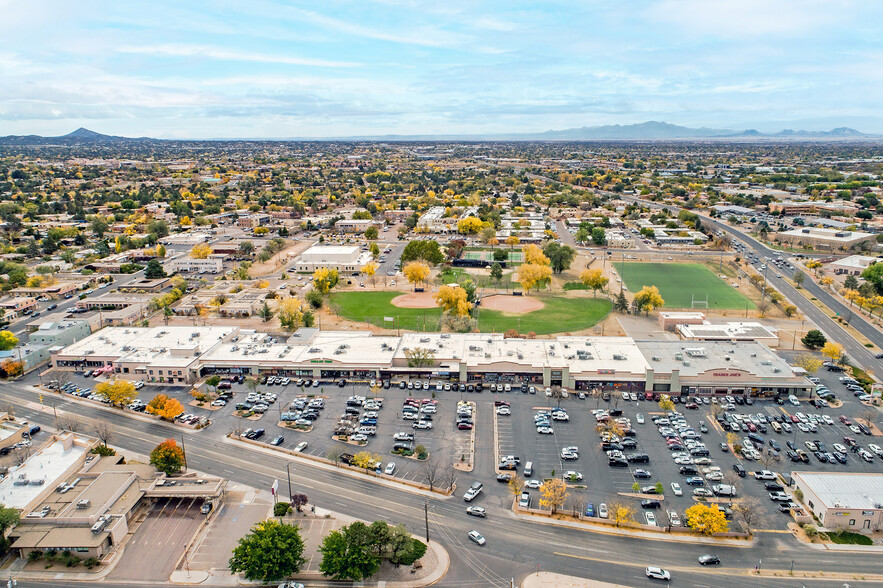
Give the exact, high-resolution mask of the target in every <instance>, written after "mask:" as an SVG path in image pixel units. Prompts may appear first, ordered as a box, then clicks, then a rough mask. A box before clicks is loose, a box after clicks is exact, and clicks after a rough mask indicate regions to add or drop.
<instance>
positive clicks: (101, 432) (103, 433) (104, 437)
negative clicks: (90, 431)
mask: <svg viewBox="0 0 883 588" xmlns="http://www.w3.org/2000/svg"><path fill="white" fill-rule="evenodd" d="M94 430H95V436H96V437H98V439H99V440H100V441H101V444H102V445H104V446H105V447H107V443H108V442H109V441H110V440H111V438H112V437H113V428H112V427H111V426H110V425H109V424H108V423H106V422H104V421H98V422H97V423H95V426H94Z"/></svg>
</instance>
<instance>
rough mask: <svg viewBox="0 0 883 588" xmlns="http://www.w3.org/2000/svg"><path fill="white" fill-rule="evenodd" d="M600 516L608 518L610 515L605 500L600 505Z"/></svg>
mask: <svg viewBox="0 0 883 588" xmlns="http://www.w3.org/2000/svg"><path fill="white" fill-rule="evenodd" d="M598 516H599V517H601V518H602V519H606V518H607V516H608V512H607V505H606V504H604V503H603V502H602V503H601V504H599V505H598Z"/></svg>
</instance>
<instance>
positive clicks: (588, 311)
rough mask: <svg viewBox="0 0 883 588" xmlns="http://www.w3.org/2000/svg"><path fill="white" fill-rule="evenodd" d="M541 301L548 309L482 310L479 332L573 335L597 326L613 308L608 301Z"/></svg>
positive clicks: (542, 297)
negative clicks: (520, 310)
mask: <svg viewBox="0 0 883 588" xmlns="http://www.w3.org/2000/svg"><path fill="white" fill-rule="evenodd" d="M538 298H539V299H540V300H541V301H542V302H543V304H545V307H544V308H542V309H540V310H535V311H533V312H528V313H525V314H512V313H508V312H503V311H500V310H486V309H484V308H479V311H478V329H479V330H480V331H481V332H483V333H487V332H496V333H504V332H506V331H508V330H509V329H515V330H516V331H518V332H519V333H522V334H524V333H530V332H534V333H536V334H537V335H549V334H551V333H564V332H568V333H570V332H574V331H581V330H583V329H588V328H589V327H592V326H594V325H596V324H598V323H599V322H600V321H601V320H602V319H604V317H606V316H607V315H608V314H609V313H610V310H611V309H612V308H613V303H611V302H610V301H609V300H607V299H606V298H558V297H552V296H538Z"/></svg>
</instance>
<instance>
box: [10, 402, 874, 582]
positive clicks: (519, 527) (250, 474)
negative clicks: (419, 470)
mask: <svg viewBox="0 0 883 588" xmlns="http://www.w3.org/2000/svg"><path fill="white" fill-rule="evenodd" d="M0 396H6V397H8V399H9V400H10V401H11V402H13V403H16V404H20V402H21V401H20V399H18V398H16V397H14V396H12V395H9V394H2V393H0ZM108 417H109V418H108V420H109V421H110V422H111V423H112V424H114V425H115V426H117V427H119V429H118V434H117V441H116V442H115V443H116V444H117V445H119V446H120V447H123V448H127V449H128V450H132V451H138V452H141V453H145V454H146V453H148V452H149V451H150V449H152V447H153V446H154V445H155V444H156V443H158V442H160V441H162V440H163V439H164V438H165V437H166V435H165V434H164V431H160V432H158V433H153V432H149V431H147V430H146V429H149V427H145V425H148V423H143V422H141V421H131V420H129V419H127V418H125V416H124V415H122V414H119V413H110V414H109V415H108ZM31 420H34V421H35V422H38V423H41V424H47V425H48V424H49V423H50V422H51V418H50V416H49V415H47V414H45V413H42V412H35V413H34V414H33V416H32V417H31ZM123 425H129V426H131V427H133V428H134V430H132V429H129V428H127V427H124V426H123ZM188 462H189V463H190V464H191V465H192V466H193V467H195V468H197V469H200V470H202V471H206V472H209V473H214V474H216V475H225V477H228V478H229V479H231V480H234V481H237V482H241V483H246V484H249V485H252V486H256V487H261V488H262V487H269V486H270V484H272V481H273V480H274V479H278V478H279V477H280V476H281V475H284V472H285V464H286V463H289V462H288V461H286V460H283V459H281V458H276V457H275V456H262V459H261V460H259V461H257V462H256V461H255V459H254V453H253V452H252V451H247V450H245V449H244V448H241V447H238V446H235V445H230V446H226V447H225V448H224V451H223V452H222V453H220V454H219V452H218V451H217V446H216V443H215V442H214V441H213V440H211V439H208V438H204V437H200V436H198V435H194V436H191V438H190V440H189V441H188ZM297 468H298V469H299V471H298V472H297V476H298V482H297V484H298V488H299V490H300V491H305V492H307V493H308V495H310V496H311V500H312V501H313V502H314V503H316V504H317V505H319V506H323V507H325V508H329V509H333V510H338V511H340V512H343V513H348V514H352V515H354V516H359V517H362V518H369V519H370V518H371V517H372V516H383V517H386V518H387V519H388V520H397V521H402V522H404V523H406V524H407V525H408V526H409V528H412V529H419V528H420V525H422V517H423V508H422V507H423V498H422V497H419V496H414V495H411V494H410V493H407V492H399V491H397V490H395V489H389V490H386V491H385V492H384V493H383V496H382V497H380V496H378V495H377V492H376V486H375V485H373V484H370V483H368V482H363V481H361V480H358V479H351V478H341V477H340V476H339V475H337V474H335V473H334V472H326V471H324V470H321V469H316V468H313V467H311V466H310V465H309V464H297ZM342 481H345V483H344V484H343V485H342V484H341V482H342ZM430 504H432V506H433V508H434V509H437V511H438V512H444V513H445V515H446V516H448V515H447V512H450V517H451V518H452V520H454V519H455V518H456V519H457V520H458V521H466V518H467V517H466V515H465V513H464V511H463V507H462V504H463V503H462V501H450V500H431V501H430ZM462 524H463V527H464V528H465V527H469V528H472V527H471V525H472V521H471V520H469V521H466V522H465V523H462ZM495 524H496V525H497V526H498V528H499V529H500V531H501V532H503V533H504V538H505V540H506V541H510V542H517V541H520V540H521V538H526V539H527V541H528V545H527V546H528V547H529V548H530V549H532V550H534V552H535V553H537V555H538V557H541V558H542V557H545V556H547V555H549V554H550V553H551V551H552V550H551V547H553V546H551V545H549V546H548V547H547V546H544V545H537V544H536V542H535V541H533V540H532V539H531V538H532V537H534V533H536V532H538V531H540V530H544V529H546V527H544V526H538V525H536V524H533V523H530V522H528V521H522V520H519V519H515V518H510V517H506V518H502V517H501V519H500V520H495ZM552 530H553V531H554V532H555V535H556V538H558V539H559V543H560V544H563V545H564V546H565V547H566V546H570V545H586V546H595V547H597V548H610V549H613V550H614V552H616V553H629V552H634V553H650V552H656V551H657V550H660V549H664V551H660V552H659V553H660V554H662V553H666V552H668V551H671V552H672V554H671V555H672V557H677V556H678V551H679V550H678V548H677V546H674V547H673V546H670V545H668V544H665V543H661V542H654V541H643V540H639V539H635V538H624V537H619V536H607V535H603V536H601V535H594V534H591V533H585V532H583V531H578V530H573V529H568V528H555V529H552ZM765 546H766V547H769V546H770V545H769V544H768V537H767V536H759V537H758V545H757V547H756V548H754V549H748V550H744V552H742V550H738V551H736V552H735V555H736V556H737V557H740V558H741V559H742V560H745V562H748V561H751V560H753V558H754V557H755V556H756V555H757V554H758V553H760V554H763V553H764V549H765ZM775 547H776V548H777V549H779V550H780V551H781V552H783V553H788V554H790V553H793V554H794V557H795V561H796V562H797V563H798V565H800V564H801V562H803V563H804V564H805V565H807V566H812V567H807V568H806V569H817V568H818V567H819V566H818V562H817V554H815V553H811V554H806V553H805V552H804V551H803V550H802V549H795V546H794V545H789V544H784V545H779V544H775ZM554 548H555V549H560V545H555V546H554ZM740 554H741V555H740ZM838 555H839V554H838ZM669 561H670V560H669ZM825 569H830V570H832V571H837V570H849V571H852V570H855V569H862V570H864V571H865V572H866V573H876V572H877V571H883V562H880V561H878V558H876V556H874V557H867V556H866V554H849V557H844V558H838V557H836V556H834V557H833V558H832V560H831V563H830V564H828V566H827V568H825Z"/></svg>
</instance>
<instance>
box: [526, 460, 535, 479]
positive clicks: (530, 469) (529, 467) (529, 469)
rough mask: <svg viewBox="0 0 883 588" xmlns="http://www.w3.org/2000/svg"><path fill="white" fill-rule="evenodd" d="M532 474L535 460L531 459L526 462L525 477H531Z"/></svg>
mask: <svg viewBox="0 0 883 588" xmlns="http://www.w3.org/2000/svg"><path fill="white" fill-rule="evenodd" d="M531 476H533V462H532V461H529V462H527V463H526V464H524V477H525V478H530V477H531Z"/></svg>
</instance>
